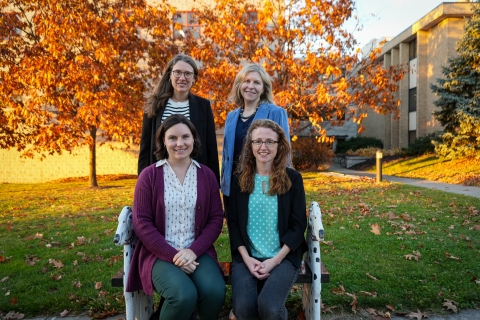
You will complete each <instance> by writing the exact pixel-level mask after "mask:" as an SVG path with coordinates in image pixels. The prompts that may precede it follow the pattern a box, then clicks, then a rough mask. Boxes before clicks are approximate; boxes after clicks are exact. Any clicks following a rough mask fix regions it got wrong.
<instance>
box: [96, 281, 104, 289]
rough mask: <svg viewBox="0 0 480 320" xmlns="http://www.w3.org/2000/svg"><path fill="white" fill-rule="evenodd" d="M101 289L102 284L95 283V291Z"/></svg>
mask: <svg viewBox="0 0 480 320" xmlns="http://www.w3.org/2000/svg"><path fill="white" fill-rule="evenodd" d="M102 287H103V285H102V282H96V283H95V289H97V290H98V289H101V288H102Z"/></svg>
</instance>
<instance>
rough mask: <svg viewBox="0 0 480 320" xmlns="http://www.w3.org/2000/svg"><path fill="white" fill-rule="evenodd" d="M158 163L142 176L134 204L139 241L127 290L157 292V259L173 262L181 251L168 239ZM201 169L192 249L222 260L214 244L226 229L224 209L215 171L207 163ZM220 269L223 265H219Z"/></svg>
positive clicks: (198, 180) (138, 182) (199, 170)
mask: <svg viewBox="0 0 480 320" xmlns="http://www.w3.org/2000/svg"><path fill="white" fill-rule="evenodd" d="M155 165H156V164H155V163H154V164H152V165H150V166H148V167H147V168H145V169H144V170H143V171H142V173H141V174H140V176H139V177H138V181H137V184H136V186H135V194H134V203H133V225H134V229H135V234H136V235H137V236H138V239H139V241H138V243H137V245H136V247H135V251H134V253H133V257H132V261H131V265H130V272H129V274H128V281H127V287H126V291H127V292H133V291H137V290H143V291H144V292H145V293H146V294H148V295H153V284H152V268H153V264H154V263H155V261H156V260H157V259H162V260H163V261H166V262H170V263H173V257H174V256H175V255H176V254H177V250H176V249H175V248H173V247H172V246H170V245H169V244H168V243H167V242H166V241H165V202H164V184H163V166H161V167H155ZM200 166H201V167H200V168H198V167H196V168H197V203H196V212H195V240H194V241H193V243H192V245H191V246H190V248H189V249H191V250H192V251H193V252H195V254H196V255H197V257H200V256H201V255H202V254H204V253H206V254H208V255H209V256H211V257H212V258H213V259H214V260H215V261H217V263H218V259H217V253H216V251H215V248H214V247H213V243H214V242H215V240H217V238H218V236H219V235H220V232H221V231H222V224H223V210H222V203H221V200H220V192H219V189H218V181H217V179H216V177H215V174H214V173H213V172H212V170H210V169H209V168H208V167H206V166H205V165H200ZM219 268H220V267H219Z"/></svg>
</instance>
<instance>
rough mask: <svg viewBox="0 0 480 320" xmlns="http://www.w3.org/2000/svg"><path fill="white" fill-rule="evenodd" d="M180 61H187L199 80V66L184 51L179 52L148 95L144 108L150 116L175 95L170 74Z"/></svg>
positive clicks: (194, 75)
mask: <svg viewBox="0 0 480 320" xmlns="http://www.w3.org/2000/svg"><path fill="white" fill-rule="evenodd" d="M179 61H183V62H186V63H188V64H189V65H191V66H192V68H193V80H197V78H198V67H197V64H196V63H195V61H194V60H193V59H192V58H191V57H189V56H187V55H186V54H183V53H180V54H177V55H176V56H175V57H173V58H172V60H170V61H169V62H168V63H167V66H166V67H165V72H164V73H163V75H162V77H161V78H160V81H159V82H158V83H157V85H156V86H155V88H153V91H152V93H151V94H150V95H149V96H148V97H147V101H146V102H145V106H144V109H145V113H146V114H147V115H148V117H149V118H152V117H153V116H155V114H156V113H157V110H159V109H161V108H163V107H164V106H165V103H166V102H167V100H168V99H169V98H171V97H172V96H173V86H172V83H171V82H170V75H171V74H172V69H173V66H174V65H175V64H176V63H177V62H179Z"/></svg>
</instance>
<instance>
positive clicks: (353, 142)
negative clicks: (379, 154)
mask: <svg viewBox="0 0 480 320" xmlns="http://www.w3.org/2000/svg"><path fill="white" fill-rule="evenodd" d="M366 148H379V149H383V141H382V140H380V139H378V138H373V137H356V138H350V139H349V140H345V141H340V142H338V144H337V148H336V149H335V153H336V154H343V153H347V151H349V150H352V151H356V150H358V149H366Z"/></svg>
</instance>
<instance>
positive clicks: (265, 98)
mask: <svg viewBox="0 0 480 320" xmlns="http://www.w3.org/2000/svg"><path fill="white" fill-rule="evenodd" d="M250 72H257V73H258V74H259V75H260V78H262V82H263V88H264V90H265V91H264V92H263V93H262V95H261V96H260V101H261V102H260V103H263V102H269V103H272V104H275V102H274V101H273V92H272V91H273V90H272V80H271V79H270V75H269V74H268V73H267V71H265V69H264V68H263V67H262V66H261V65H259V64H255V63H251V64H247V65H246V66H245V67H243V69H242V70H240V72H239V73H238V74H237V76H236V77H235V81H233V87H232V91H231V92H230V95H229V96H228V100H229V101H231V102H233V103H235V104H236V105H237V106H239V107H243V106H244V105H245V101H244V100H243V96H242V93H241V87H242V83H243V81H244V80H245V77H246V76H247V74H249V73H250Z"/></svg>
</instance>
